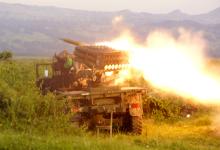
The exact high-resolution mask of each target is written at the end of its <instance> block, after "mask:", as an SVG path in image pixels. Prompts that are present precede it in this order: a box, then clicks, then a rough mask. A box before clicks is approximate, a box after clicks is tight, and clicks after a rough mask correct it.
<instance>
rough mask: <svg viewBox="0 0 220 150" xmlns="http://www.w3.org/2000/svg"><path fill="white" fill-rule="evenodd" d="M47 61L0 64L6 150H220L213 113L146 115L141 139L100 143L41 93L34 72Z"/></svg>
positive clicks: (118, 136)
mask: <svg viewBox="0 0 220 150" xmlns="http://www.w3.org/2000/svg"><path fill="white" fill-rule="evenodd" d="M43 61H47V60H40V59H37V60H29V59H25V60H20V59H18V60H12V61H4V62H0V149H3V150H16V149H20V150H23V149H42V150H44V149H55V150H56V149H74V150H75V149H77V150H78V149H79V150H80V149H82V150H86V149H88V150H90V149H94V150H103V149H106V150H113V149H114V150H131V149H132V150H133V149H140V150H142V149H149V150H219V149H220V135H219V134H218V132H217V131H218V130H217V129H219V128H217V127H216V126H213V120H212V119H213V118H212V116H213V115H212V113H213V112H212V111H211V110H210V108H209V109H207V110H206V109H205V111H204V110H203V111H199V112H196V113H194V114H193V115H192V117H190V118H186V117H178V119H174V120H172V119H166V118H165V119H164V118H163V119H160V120H157V119H155V118H154V116H149V115H147V114H146V116H148V117H145V121H144V132H143V135H141V136H134V135H128V134H124V133H114V136H113V138H109V137H108V135H107V134H101V135H100V137H96V134H95V133H93V132H86V131H84V130H83V129H79V128H77V127H76V126H74V124H72V123H71V122H69V119H68V117H69V114H67V115H64V114H63V113H62V111H60V110H61V108H62V106H63V103H62V102H58V101H56V100H55V96H54V95H53V94H49V95H47V96H41V95H40V94H39V91H38V89H37V88H36V87H35V67H34V66H35V63H37V62H43ZM217 63H218V62H217ZM215 67H216V62H215ZM161 101H162V100H161ZM177 107H178V106H177ZM171 120H172V121H171ZM219 130H220V129H219Z"/></svg>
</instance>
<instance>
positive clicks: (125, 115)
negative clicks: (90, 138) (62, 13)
mask: <svg viewBox="0 0 220 150" xmlns="http://www.w3.org/2000/svg"><path fill="white" fill-rule="evenodd" d="M63 41H65V42H67V43H70V44H73V45H74V46H75V50H74V51H73V53H69V52H67V51H62V52H61V53H59V54H58V55H57V54H55V56H54V57H53V60H52V62H51V63H44V64H37V65H36V76H37V81H36V84H37V86H38V87H39V88H40V89H41V91H42V93H43V94H46V93H47V92H49V91H50V92H54V93H55V94H57V96H58V97H62V98H64V99H65V100H66V102H67V103H68V106H69V107H70V108H71V112H73V113H74V117H73V119H72V121H74V122H78V124H79V125H86V126H87V127H88V129H99V128H101V129H110V132H112V128H113V129H118V130H124V131H129V132H132V133H134V134H141V133H142V115H143V106H142V95H143V94H145V92H146V89H144V88H141V87H127V86H119V85H117V84H115V81H116V79H117V78H119V76H120V71H124V70H126V69H128V67H129V64H128V54H127V53H126V52H125V51H120V50H115V49H112V48H110V47H106V46H96V45H87V44H82V43H80V42H76V41H73V40H70V39H63ZM42 67H43V68H45V69H42ZM42 70H44V76H43V77H41V76H40V72H42ZM49 72H51V74H49Z"/></svg>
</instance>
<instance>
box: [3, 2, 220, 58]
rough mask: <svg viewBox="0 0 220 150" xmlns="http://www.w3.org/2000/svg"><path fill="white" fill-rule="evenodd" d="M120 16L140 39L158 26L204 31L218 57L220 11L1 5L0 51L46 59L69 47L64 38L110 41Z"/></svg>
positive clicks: (210, 51) (212, 54) (219, 53)
mask: <svg viewBox="0 0 220 150" xmlns="http://www.w3.org/2000/svg"><path fill="white" fill-rule="evenodd" d="M119 15H120V16H123V18H124V24H126V26H127V27H129V28H130V29H131V30H132V31H133V32H134V33H135V34H136V35H137V36H138V37H139V38H140V39H143V38H144V37H146V35H147V34H148V33H149V32H150V31H151V30H153V29H157V28H161V27H163V28H167V29H170V30H173V31H175V30H177V29H178V28H179V27H184V28H187V29H190V30H192V31H203V32H204V34H205V38H206V39H207V40H208V42H209V45H210V46H209V49H208V54H209V55H210V56H215V57H219V56H220V51H219V49H220V40H219V39H220V8H217V9H215V10H213V11H211V12H209V13H205V14H200V15H189V14H186V13H183V12H181V11H180V10H175V11H173V12H170V13H167V14H151V13H146V12H132V11H129V10H122V11H118V12H96V11H83V10H73V9H65V8H57V7H43V6H29V5H21V4H7V3H0V35H1V36H0V49H1V50H3V49H9V50H12V51H13V52H14V53H15V54H16V55H22V56H49V55H52V54H53V53H54V52H56V51H59V50H62V49H63V48H67V49H69V48H72V47H71V46H69V45H67V44H65V43H63V42H62V41H60V40H59V39H60V38H63V37H68V38H72V39H76V40H80V41H85V42H94V41H99V40H104V39H110V38H112V37H114V36H116V35H117V34H118V32H119V29H115V28H114V27H113V25H112V19H113V18H114V17H115V16H119Z"/></svg>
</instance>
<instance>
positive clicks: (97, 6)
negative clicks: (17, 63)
mask: <svg viewBox="0 0 220 150" xmlns="http://www.w3.org/2000/svg"><path fill="white" fill-rule="evenodd" d="M0 2H6V3H20V4H31V5H47V6H48V5H49V6H57V7H64V8H73V9H82V10H95V11H118V10H124V9H129V10H131V11H138V12H149V13H168V12H171V11H173V10H176V9H179V10H181V11H183V12H185V13H189V14H201V13H206V12H209V11H211V10H213V9H215V8H217V7H220V0H0Z"/></svg>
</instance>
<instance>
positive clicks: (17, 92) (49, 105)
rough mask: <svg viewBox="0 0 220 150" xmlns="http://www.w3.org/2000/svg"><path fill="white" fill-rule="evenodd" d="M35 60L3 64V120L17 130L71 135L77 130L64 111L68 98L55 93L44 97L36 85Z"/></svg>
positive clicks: (0, 97)
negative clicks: (63, 98)
mask: <svg viewBox="0 0 220 150" xmlns="http://www.w3.org/2000/svg"><path fill="white" fill-rule="evenodd" d="M35 63H36V62H33V61H28V60H26V61H19V60H17V61H10V62H1V63H0V118H1V119H0V122H1V124H2V125H3V127H7V128H8V127H9V126H10V128H13V129H15V130H18V131H32V132H33V131H34V130H36V132H38V133H39V132H40V133H46V132H53V131H54V130H55V129H56V130H57V131H59V133H60V132H61V133H67V134H71V133H74V132H75V129H73V127H72V126H71V123H70V121H69V117H70V115H71V114H64V113H63V112H64V108H65V101H62V100H60V101H58V100H56V98H55V97H54V95H53V94H48V95H46V96H42V95H41V94H40V92H39V90H38V89H37V88H36V86H35V72H34V71H35Z"/></svg>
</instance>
